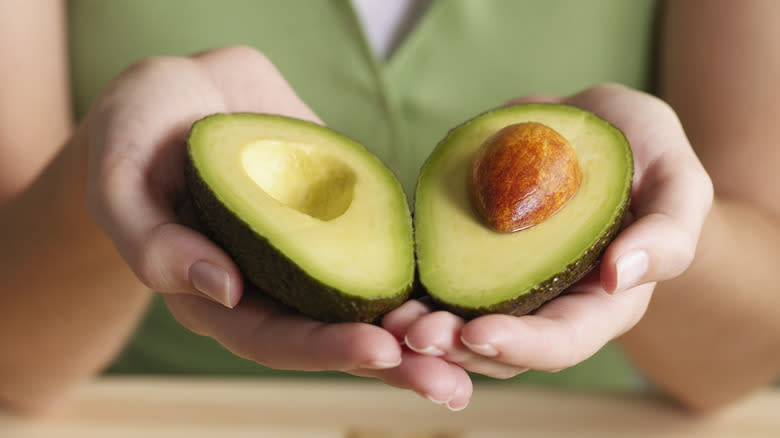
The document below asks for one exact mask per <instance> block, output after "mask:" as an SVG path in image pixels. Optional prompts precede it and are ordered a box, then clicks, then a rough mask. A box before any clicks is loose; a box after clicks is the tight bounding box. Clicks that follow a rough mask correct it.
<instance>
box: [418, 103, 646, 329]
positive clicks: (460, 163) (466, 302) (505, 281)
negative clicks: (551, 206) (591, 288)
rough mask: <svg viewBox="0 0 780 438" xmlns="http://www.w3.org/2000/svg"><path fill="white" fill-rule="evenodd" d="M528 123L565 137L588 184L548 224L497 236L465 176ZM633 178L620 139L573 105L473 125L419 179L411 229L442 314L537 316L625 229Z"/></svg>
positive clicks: (494, 114) (508, 112)
mask: <svg viewBox="0 0 780 438" xmlns="http://www.w3.org/2000/svg"><path fill="white" fill-rule="evenodd" d="M523 122H537V123H541V124H544V125H546V126H548V127H551V128H552V129H554V130H555V131H557V132H558V133H560V134H561V135H563V137H565V138H566V139H567V140H568V142H569V143H570V144H571V145H572V146H573V148H574V150H575V152H576V155H577V159H578V161H579V166H580V168H581V172H582V180H581V183H580V185H579V188H578V189H577V191H576V193H575V194H574V195H573V197H571V199H569V200H568V202H567V203H566V204H565V205H564V206H563V207H562V208H561V209H560V210H558V211H557V212H556V213H554V214H553V215H552V216H550V217H548V218H547V219H545V220H544V221H543V222H541V223H539V224H536V225H534V226H532V227H530V228H526V229H523V230H521V231H517V232H514V233H499V232H496V231H494V230H492V229H491V228H489V227H488V226H486V225H485V224H483V222H482V221H481V220H480V217H479V216H478V215H477V214H476V213H475V211H474V208H473V207H472V204H471V201H470V197H469V191H468V189H467V186H468V182H469V175H470V172H471V169H472V162H473V161H474V159H475V156H476V154H477V152H478V151H479V149H480V147H481V145H482V144H483V143H484V142H485V140H486V139H488V138H489V137H490V136H491V135H493V134H494V133H496V132H497V131H499V130H501V129H502V128H504V127H506V126H509V125H512V124H516V123H523ZM633 169H634V168H633V155H632V152H631V148H630V146H629V143H628V141H627V140H626V137H625V136H624V135H623V133H622V132H621V131H620V130H618V129H617V128H615V127H614V126H612V125H611V124H609V123H608V122H607V121H605V120H603V119H601V118H599V117H597V116H596V115H594V114H592V113H589V112H586V111H583V110H581V109H578V108H575V107H572V106H567V105H561V104H525V105H515V106H509V107H504V108H501V109H498V110H495V111H491V112H488V113H485V114H482V115H480V116H478V117H476V118H474V119H472V120H469V121H468V122H466V123H464V124H462V125H461V126H459V127H457V128H455V129H453V130H452V131H450V132H449V133H448V135H447V136H446V138H444V140H442V141H441V142H440V143H439V144H438V145H437V146H436V148H435V150H434V151H433V153H432V154H431V155H430V157H429V158H428V160H427V161H426V163H425V164H424V166H423V168H422V170H421V172H420V175H419V179H418V183H417V189H416V195H415V212H414V226H415V240H416V245H417V266H418V270H419V280H420V283H421V284H422V286H423V287H424V289H425V290H426V291H427V293H428V294H429V295H430V296H431V298H432V299H433V300H434V301H436V302H437V303H438V304H439V305H441V306H442V307H444V308H446V309H448V310H450V311H452V312H454V313H457V314H459V315H461V316H463V317H466V318H473V317H476V316H479V315H484V314H488V313H505V314H512V315H524V314H527V313H530V312H532V311H534V310H535V309H537V308H538V307H540V306H541V305H542V304H544V303H545V302H546V301H548V300H550V299H552V298H554V297H556V296H557V295H559V294H560V293H561V292H563V291H564V290H565V289H566V288H567V287H569V286H570V285H571V284H572V283H574V282H576V281H577V280H579V279H581V278H582V277H583V276H584V275H585V274H587V273H588V272H589V271H590V270H591V269H592V268H593V267H594V266H595V265H596V264H597V263H598V260H599V258H600V256H601V255H602V254H603V252H604V250H605V249H606V247H607V245H608V244H609V243H610V242H611V241H612V239H613V238H614V237H615V235H616V234H617V233H618V231H619V230H620V228H621V225H622V223H623V219H624V217H625V214H626V211H627V208H628V205H629V201H630V195H631V180H632V177H633V171H634V170H633Z"/></svg>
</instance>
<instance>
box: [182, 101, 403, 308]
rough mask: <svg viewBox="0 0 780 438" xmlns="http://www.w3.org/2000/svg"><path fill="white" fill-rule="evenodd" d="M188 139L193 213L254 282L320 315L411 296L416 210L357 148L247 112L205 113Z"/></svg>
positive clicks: (309, 127)
mask: <svg viewBox="0 0 780 438" xmlns="http://www.w3.org/2000/svg"><path fill="white" fill-rule="evenodd" d="M187 142H188V160H187V165H186V172H185V173H186V180H187V184H188V187H189V189H190V194H191V198H192V201H193V204H194V206H195V210H196V212H197V214H198V217H199V219H200V221H201V223H202V224H203V225H204V226H205V228H206V232H207V234H208V235H209V237H210V238H211V239H212V240H213V241H215V242H216V243H218V244H219V245H220V246H221V247H222V248H223V249H224V250H225V251H226V252H227V253H228V254H229V255H230V256H231V257H232V258H233V259H234V260H235V262H236V263H237V265H238V266H239V267H240V269H241V271H242V272H243V274H244V276H245V278H246V279H248V280H249V281H250V282H251V283H252V284H254V285H255V286H256V287H257V288H259V289H260V290H262V291H263V292H265V293H266V294H268V295H270V296H272V297H274V298H276V299H277V300H279V301H281V302H282V303H284V304H286V305H288V306H290V307H293V308H295V309H298V310H299V311H300V312H301V313H303V314H306V315H308V316H311V317H313V318H316V319H319V320H322V321H373V320H374V319H376V318H377V317H378V316H379V315H382V314H383V313H386V312H388V311H389V310H392V309H393V308H395V307H397V306H398V305H400V304H401V303H403V302H404V301H405V300H406V299H407V298H408V296H409V293H410V291H411V288H412V283H413V280H414V271H415V261H414V243H413V237H412V228H411V227H412V223H411V215H410V212H409V207H408V205H407V201H406V198H405V195H404V192H403V190H402V188H401V185H400V184H399V182H398V180H397V179H396V177H395V176H394V175H393V173H392V172H390V170H389V169H387V168H386V167H385V166H384V165H383V164H382V163H381V162H380V160H379V159H378V158H377V157H376V156H374V155H372V154H371V153H369V152H368V151H367V150H366V149H365V148H364V147H363V146H362V145H360V144H358V143H356V142H355V141H353V140H350V139H349V138H347V137H344V136H342V135H340V134H337V133H335V132H333V131H332V130H330V129H327V128H325V127H323V126H320V125H317V124H314V123H309V122H305V121H301V120H297V119H291V118H286V117H281V116H274V115H262V114H248V113H239V114H215V115H211V116H208V117H206V118H204V119H202V120H199V121H197V122H196V123H194V124H193V126H192V128H191V130H190V134H189V138H188V141H187Z"/></svg>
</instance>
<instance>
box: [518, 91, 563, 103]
mask: <svg viewBox="0 0 780 438" xmlns="http://www.w3.org/2000/svg"><path fill="white" fill-rule="evenodd" d="M561 101H563V97H561V96H556V95H553V94H541V93H539V94H527V95H525V96H521V97H518V98H515V99H512V100H510V101H509V102H508V103H507V104H506V106H509V105H522V104H526V103H561Z"/></svg>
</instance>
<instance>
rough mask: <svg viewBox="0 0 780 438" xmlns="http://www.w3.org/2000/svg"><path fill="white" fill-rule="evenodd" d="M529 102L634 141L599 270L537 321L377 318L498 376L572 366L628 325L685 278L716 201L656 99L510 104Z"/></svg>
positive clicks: (424, 348) (421, 308) (614, 93)
mask: <svg viewBox="0 0 780 438" xmlns="http://www.w3.org/2000/svg"><path fill="white" fill-rule="evenodd" d="M533 101H547V102H560V103H566V104H570V105H574V106H578V107H580V108H583V109H586V110H589V111H591V112H594V113H596V114H598V115H599V116H601V117H603V118H605V119H607V120H609V121H610V122H612V123H613V124H614V125H616V126H617V127H618V128H620V129H621V130H622V131H623V132H624V133H625V134H626V136H627V137H628V140H629V142H630V143H631V145H632V148H633V151H634V160H635V174H634V180H633V190H632V201H631V206H630V212H629V218H628V219H627V222H626V226H625V227H624V229H623V230H622V231H621V232H620V234H619V235H618V236H617V238H616V239H615V240H614V241H613V242H612V244H611V245H610V246H609V247H608V248H607V250H606V252H605V253H604V255H603V257H602V259H601V264H600V267H598V268H597V269H596V270H594V272H592V273H591V274H590V275H589V276H587V277H586V278H585V279H583V280H582V281H580V282H578V283H576V284H574V285H573V286H572V287H571V288H570V289H569V290H568V292H567V293H566V294H565V295H561V296H560V297H558V298H557V299H555V300H553V301H550V302H548V303H547V304H545V305H544V306H542V307H541V308H540V309H539V310H538V311H537V312H536V313H535V314H533V315H526V316H521V317H514V316H508V315H486V316H483V317H479V318H476V319H474V320H471V321H464V320H463V319H462V318H460V317H458V316H456V315H453V314H451V313H449V312H445V311H432V310H431V309H430V308H429V307H428V306H426V305H425V304H423V303H421V302H418V301H410V302H407V303H405V304H404V305H403V306H401V307H400V308H398V309H396V310H395V311H393V312H391V313H390V314H388V315H386V316H385V318H384V320H383V322H382V325H383V327H385V328H386V329H387V330H388V331H390V332H391V333H393V334H394V335H395V336H396V337H397V338H398V339H404V340H405V343H406V345H407V346H408V347H409V348H410V349H412V350H413V351H415V352H417V354H418V355H421V356H428V357H438V358H441V359H444V360H447V361H448V362H451V363H453V364H457V365H460V366H462V367H463V368H464V369H467V370H469V371H472V372H476V373H481V374H485V375H488V376H492V377H496V378H508V377H512V376H514V375H516V374H519V373H521V372H523V371H525V370H528V369H537V370H544V371H558V370H561V369H564V368H567V367H570V366H573V365H575V364H577V363H579V362H581V361H583V360H585V359H587V358H588V357H590V356H591V355H593V354H594V353H596V352H597V351H598V350H599V349H600V348H601V347H603V346H604V345H605V344H606V343H607V342H609V341H610V340H612V339H614V338H616V337H618V336H620V335H621V334H622V333H625V332H626V331H628V330H629V329H631V328H632V327H633V326H634V325H635V324H636V323H637V322H638V321H639V320H640V318H641V317H642V315H643V314H644V312H645V310H646V308H647V306H648V303H649V300H650V297H651V295H652V292H653V289H654V286H655V282H658V281H662V280H667V279H670V278H673V277H675V276H677V275H679V274H681V273H682V272H683V271H684V270H685V269H686V268H687V267H688V265H689V264H690V263H691V261H692V259H693V255H694V251H695V248H696V244H697V241H698V237H699V233H700V230H701V227H702V224H703V222H704V219H705V217H706V215H707V213H708V211H709V208H710V205H711V203H712V196H713V195H712V184H711V182H710V179H709V177H708V175H707V174H706V172H705V171H704V169H703V167H702V166H701V164H700V163H699V160H698V159H697V157H696V156H695V154H694V152H693V150H692V149H691V146H690V144H689V143H688V140H687V139H686V136H685V133H684V132H683V129H682V127H681V125H680V122H679V121H678V119H677V117H676V115H675V113H674V112H673V111H672V110H671V108H670V107H669V106H668V105H666V104H665V103H663V102H661V101H660V100H658V99H656V98H654V97H651V96H649V95H647V94H644V93H641V92H638V91H634V90H630V89H627V88H625V87H622V86H617V85H602V86H597V87H594V88H591V89H588V90H585V91H583V92H582V93H579V94H577V95H574V96H570V97H566V98H559V97H551V96H529V97H526V98H522V99H519V100H516V101H513V102H512V103H525V102H533Z"/></svg>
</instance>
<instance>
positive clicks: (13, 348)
mask: <svg viewBox="0 0 780 438" xmlns="http://www.w3.org/2000/svg"><path fill="white" fill-rule="evenodd" d="M85 146H86V145H85V144H84V141H83V135H81V134H77V136H76V138H75V139H74V140H72V141H71V143H70V144H69V145H68V146H67V147H65V148H64V149H63V151H62V152H61V153H60V154H59V155H58V156H57V157H56V158H55V160H54V161H53V162H52V163H51V164H50V165H49V167H48V168H47V169H46V170H45V171H44V173H43V174H42V176H41V177H40V178H39V179H38V180H37V181H36V182H35V183H34V184H33V185H32V186H31V187H29V188H28V189H27V190H26V191H24V192H23V193H21V194H20V195H19V196H18V197H16V198H15V199H13V200H11V201H9V202H6V203H5V204H2V205H0V242H3V244H2V251H0V309H2V317H0V404H6V405H10V406H13V407H20V408H22V409H41V408H45V407H46V405H48V404H50V403H51V402H54V401H56V400H57V399H59V398H60V396H61V395H62V394H63V393H64V392H65V391H66V390H67V388H69V387H70V386H71V385H73V384H74V383H77V382H79V381H80V380H82V379H84V378H86V377H88V376H89V375H91V374H94V373H95V372H97V371H98V370H99V369H100V368H101V367H103V366H105V365H106V364H107V362H108V361H110V360H111V358H112V357H113V356H115V354H116V353H117V351H118V350H119V349H120V348H121V346H122V344H123V343H124V342H125V340H126V339H127V337H128V336H129V334H130V333H131V331H132V329H133V327H134V326H135V324H136V323H137V321H138V319H139V317H140V315H141V314H142V312H143V309H144V308H145V306H146V303H147V301H148V298H149V292H148V291H147V290H145V289H144V288H143V287H142V286H141V285H140V283H139V282H138V281H137V280H136V279H135V277H134V276H133V274H132V273H131V272H130V270H129V269H128V268H126V266H125V264H124V263H123V262H122V260H121V259H120V257H119V256H118V254H117V253H116V252H115V250H114V249H113V247H112V246H111V244H110V242H109V241H108V239H106V238H105V237H103V235H102V234H101V233H100V232H99V231H98V229H97V228H96V227H95V226H94V225H93V224H92V222H91V221H90V220H89V217H88V215H87V212H86V209H85V206H84V195H83V194H84V185H85V180H86V150H85Z"/></svg>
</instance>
